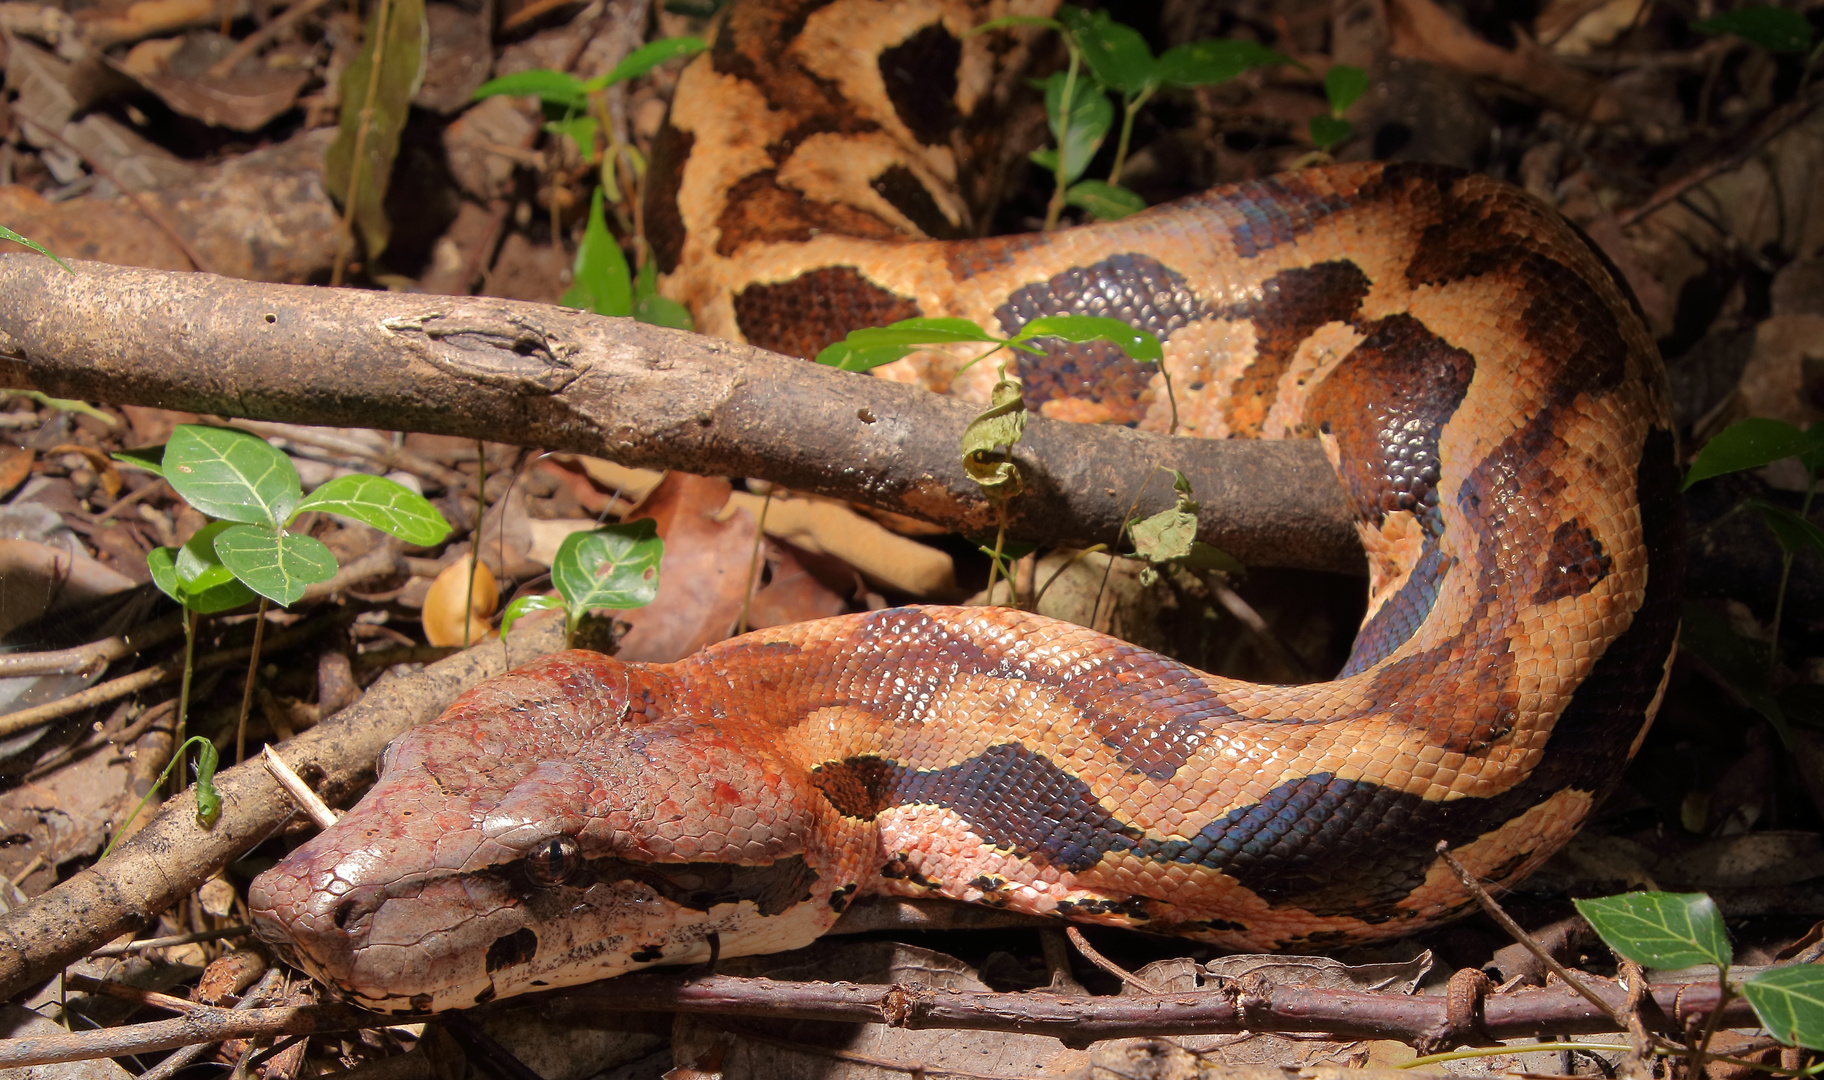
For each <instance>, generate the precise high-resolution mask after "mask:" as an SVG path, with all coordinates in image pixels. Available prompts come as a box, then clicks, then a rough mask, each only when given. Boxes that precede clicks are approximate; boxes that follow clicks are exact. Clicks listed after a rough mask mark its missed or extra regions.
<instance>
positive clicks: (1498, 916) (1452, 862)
mask: <svg viewBox="0 0 1824 1080" xmlns="http://www.w3.org/2000/svg"><path fill="white" fill-rule="evenodd" d="M1437 850H1438V857H1439V858H1441V859H1443V860H1444V865H1445V866H1448V867H1450V869H1451V871H1452V872H1454V873H1455V874H1456V875H1457V880H1458V881H1461V882H1462V883H1463V887H1464V888H1465V889H1467V890H1469V895H1470V896H1472V897H1474V898H1475V900H1476V903H1478V904H1481V905H1482V910H1483V911H1485V912H1487V913H1488V917H1489V918H1491V919H1493V920H1495V922H1496V923H1498V924H1499V925H1500V927H1501V929H1503V930H1505V931H1507V932H1508V935H1509V936H1511V937H1512V938H1513V939H1514V940H1515V941H1517V942H1519V943H1520V944H1521V945H1523V946H1525V948H1526V951H1527V952H1530V953H1532V954H1533V955H1534V956H1535V957H1537V958H1538V960H1539V962H1540V963H1542V964H1544V965H1545V966H1546V967H1547V968H1549V969H1550V970H1551V972H1552V974H1554V975H1556V976H1558V977H1559V978H1560V979H1562V980H1564V985H1566V986H1568V987H1570V988H1571V989H1573V990H1575V991H1577V993H1579V994H1581V995H1582V996H1583V999H1584V1000H1585V1001H1588V1002H1589V1003H1590V1004H1592V1005H1594V1006H1596V1007H1597V1008H1598V1009H1601V1010H1602V1012H1603V1015H1604V1016H1607V1017H1608V1018H1609V1019H1610V1020H1611V1021H1613V1022H1614V1024H1615V1030H1616V1031H1626V1030H1628V1021H1627V1018H1626V1017H1624V1016H1622V1015H1621V1013H1620V1012H1619V1011H1618V1010H1616V1009H1615V1007H1614V1006H1612V1005H1610V1004H1609V1003H1608V1002H1606V1001H1604V1000H1603V999H1602V997H1601V995H1599V994H1597V993H1596V991H1594V990H1592V989H1590V988H1589V986H1587V985H1586V984H1585V983H1584V981H1583V980H1582V979H1579V978H1578V977H1577V976H1575V975H1573V974H1571V969H1570V968H1567V967H1565V966H1564V965H1563V964H1561V963H1559V962H1558V959H1557V957H1555V956H1553V955H1552V954H1551V953H1548V952H1546V951H1545V947H1544V946H1542V945H1540V944H1539V943H1538V942H1537V941H1534V940H1533V936H1532V935H1531V934H1529V933H1527V932H1526V931H1525V930H1524V929H1522V928H1521V926H1520V924H1519V923H1517V922H1515V921H1514V919H1513V916H1511V915H1509V914H1508V913H1507V912H1505V911H1503V910H1502V909H1501V905H1500V904H1497V903H1495V898H1494V897H1492V896H1490V895H1488V890H1487V889H1485V888H1483V887H1482V883H1481V882H1480V881H1478V880H1476V876H1475V875H1474V874H1472V873H1470V872H1469V870H1468V869H1467V868H1465V867H1464V865H1463V864H1462V863H1460V862H1458V861H1457V857H1456V856H1455V855H1452V854H1451V853H1450V844H1449V843H1447V842H1446V841H1443V840H1440V841H1438V849H1437Z"/></svg>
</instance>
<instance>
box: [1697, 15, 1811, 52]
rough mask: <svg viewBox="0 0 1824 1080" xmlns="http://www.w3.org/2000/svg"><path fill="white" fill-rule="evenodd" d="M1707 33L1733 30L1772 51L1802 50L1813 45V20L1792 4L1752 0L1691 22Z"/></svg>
mask: <svg viewBox="0 0 1824 1080" xmlns="http://www.w3.org/2000/svg"><path fill="white" fill-rule="evenodd" d="M1691 29H1693V30H1696V31H1698V32H1699V33H1704V34H1733V35H1735V36H1736V37H1738V38H1741V39H1742V40H1743V41H1746V42H1747V43H1748V44H1750V45H1757V46H1759V47H1761V48H1763V49H1766V50H1767V51H1768V52H1774V53H1802V52H1804V51H1805V50H1806V49H1808V48H1810V47H1811V23H1810V22H1808V21H1806V19H1805V16H1803V15H1801V14H1799V13H1798V12H1796V11H1793V10H1790V9H1788V8H1777V7H1768V6H1766V5H1763V4H1751V5H1749V6H1747V7H1739V8H1736V9H1735V10H1734V11H1725V12H1722V13H1721V14H1718V15H1714V16H1712V17H1710V18H1708V19H1704V20H1702V21H1700V22H1694V23H1692V24H1691Z"/></svg>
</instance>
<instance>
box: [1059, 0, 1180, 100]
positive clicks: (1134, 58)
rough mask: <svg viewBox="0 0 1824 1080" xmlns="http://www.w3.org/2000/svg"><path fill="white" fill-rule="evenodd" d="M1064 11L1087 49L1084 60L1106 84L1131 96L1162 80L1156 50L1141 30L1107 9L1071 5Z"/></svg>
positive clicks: (1068, 24)
mask: <svg viewBox="0 0 1824 1080" xmlns="http://www.w3.org/2000/svg"><path fill="white" fill-rule="evenodd" d="M1061 14H1062V15H1063V21H1064V24H1065V25H1066V26H1068V27H1070V31H1071V33H1072V34H1073V35H1074V36H1075V37H1076V41H1077V47H1078V48H1079V49H1081V50H1082V51H1083V62H1084V63H1085V64H1087V65H1089V70H1090V71H1091V72H1093V73H1094V74H1095V76H1096V78H1097V79H1098V80H1100V81H1101V83H1102V85H1104V86H1106V87H1109V88H1110V89H1112V90H1116V91H1119V92H1120V93H1123V94H1126V95H1128V96H1129V97H1130V98H1131V97H1135V96H1138V95H1140V94H1144V93H1146V92H1147V91H1148V90H1149V89H1151V88H1152V87H1154V86H1157V85H1158V84H1159V71H1158V65H1157V64H1156V63H1155V62H1154V60H1153V50H1152V49H1150V48H1148V47H1147V45H1146V39H1145V38H1144V37H1141V36H1140V31H1138V30H1135V29H1134V28H1133V27H1131V26H1126V25H1123V24H1121V23H1118V22H1116V21H1115V20H1114V19H1112V18H1110V17H1109V15H1108V12H1106V11H1084V10H1083V9H1082V8H1076V7H1071V8H1065V9H1064V10H1063V12H1061Z"/></svg>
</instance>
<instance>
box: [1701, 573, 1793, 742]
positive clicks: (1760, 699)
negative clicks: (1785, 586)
mask: <svg viewBox="0 0 1824 1080" xmlns="http://www.w3.org/2000/svg"><path fill="white" fill-rule="evenodd" d="M1679 621H1680V628H1679V633H1678V647H1679V650H1680V651H1681V652H1684V653H1686V654H1687V655H1689V656H1693V657H1695V658H1697V659H1698V660H1699V661H1701V662H1702V663H1703V665H1704V666H1705V667H1707V668H1709V669H1710V670H1711V672H1712V673H1714V674H1715V675H1716V677H1717V678H1719V679H1721V680H1722V681H1723V682H1725V683H1727V684H1728V685H1729V686H1730V688H1731V689H1733V690H1734V691H1735V692H1736V693H1737V694H1738V695H1740V697H1741V699H1742V700H1743V701H1745V702H1747V703H1748V705H1749V707H1751V708H1753V709H1754V710H1755V711H1756V712H1758V713H1760V714H1761V715H1762V716H1763V717H1765V718H1766V719H1767V722H1768V723H1769V724H1771V725H1773V729H1774V731H1775V732H1776V733H1777V734H1778V735H1779V736H1780V741H1781V742H1782V743H1783V744H1785V745H1786V746H1788V747H1790V746H1792V745H1793V740H1792V731H1791V729H1790V727H1789V726H1788V725H1787V722H1786V712H1785V710H1784V709H1783V708H1782V707H1781V706H1780V703H1779V700H1778V699H1777V698H1775V697H1774V695H1773V694H1772V693H1771V691H1770V690H1769V688H1768V685H1767V643H1766V642H1764V641H1753V640H1750V639H1748V638H1745V637H1743V636H1741V635H1740V634H1738V633H1736V632H1735V630H1734V629H1733V628H1731V627H1730V625H1729V624H1728V623H1727V622H1726V621H1724V620H1723V619H1722V618H1721V617H1720V616H1718V615H1717V614H1716V613H1715V612H1713V611H1711V610H1710V609H1709V608H1708V607H1706V606H1704V605H1703V604H1700V603H1697V602H1695V601H1689V600H1688V601H1686V602H1685V604H1684V606H1683V609H1682V611H1681V613H1680V620H1679Z"/></svg>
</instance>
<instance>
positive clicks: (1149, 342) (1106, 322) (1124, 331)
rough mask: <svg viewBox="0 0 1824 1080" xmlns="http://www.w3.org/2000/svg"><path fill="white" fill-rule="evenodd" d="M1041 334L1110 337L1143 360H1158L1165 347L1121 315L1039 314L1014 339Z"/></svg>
mask: <svg viewBox="0 0 1824 1080" xmlns="http://www.w3.org/2000/svg"><path fill="white" fill-rule="evenodd" d="M1040 337H1060V338H1063V339H1064V340H1065V341H1112V342H1114V343H1115V344H1116V345H1119V346H1120V347H1121V351H1122V352H1124V353H1126V354H1127V355H1128V356H1130V357H1132V358H1134V359H1135V360H1139V361H1141V362H1142V363H1153V364H1157V363H1160V362H1161V361H1163V360H1164V359H1165V350H1164V348H1163V347H1161V346H1160V344H1159V339H1158V338H1156V337H1154V336H1153V335H1152V334H1149V333H1147V332H1146V331H1145V330H1136V329H1134V328H1133V327H1131V326H1129V325H1127V324H1126V323H1124V322H1122V321H1121V320H1120V319H1110V318H1107V317H1106V316H1102V315H1041V316H1039V317H1038V318H1036V319H1034V320H1032V321H1031V322H1029V323H1027V324H1026V325H1025V326H1022V327H1020V332H1019V333H1018V334H1015V335H1014V338H1013V340H1015V341H1030V340H1032V339H1033V338H1040Z"/></svg>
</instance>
